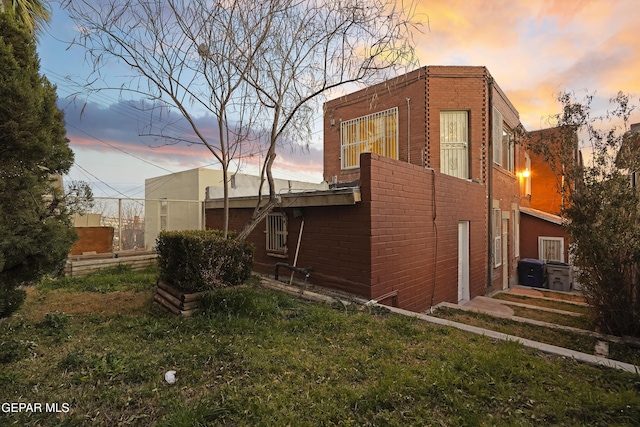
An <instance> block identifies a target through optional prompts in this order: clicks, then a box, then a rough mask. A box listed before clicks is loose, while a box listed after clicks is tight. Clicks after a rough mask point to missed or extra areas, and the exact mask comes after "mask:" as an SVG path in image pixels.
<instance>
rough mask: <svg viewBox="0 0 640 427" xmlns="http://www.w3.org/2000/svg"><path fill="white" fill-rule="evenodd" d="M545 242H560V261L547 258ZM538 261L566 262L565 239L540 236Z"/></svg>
mask: <svg viewBox="0 0 640 427" xmlns="http://www.w3.org/2000/svg"><path fill="white" fill-rule="evenodd" d="M545 241H549V242H560V259H550V258H546V257H545V256H544V255H545V254H544V243H545ZM538 259H540V260H542V261H545V262H546V261H559V262H564V238H563V237H550V236H538Z"/></svg>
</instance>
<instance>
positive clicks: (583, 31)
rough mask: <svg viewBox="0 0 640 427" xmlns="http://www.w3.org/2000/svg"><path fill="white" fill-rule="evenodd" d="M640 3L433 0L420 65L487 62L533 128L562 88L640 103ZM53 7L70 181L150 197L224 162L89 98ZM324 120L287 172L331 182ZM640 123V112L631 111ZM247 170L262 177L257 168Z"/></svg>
mask: <svg viewBox="0 0 640 427" xmlns="http://www.w3.org/2000/svg"><path fill="white" fill-rule="evenodd" d="M639 6H640V4H639V3H638V1H637V0H619V1H616V0H457V1H455V0H423V1H421V2H420V3H419V6H418V13H419V17H420V20H421V21H422V22H423V23H424V27H423V32H422V33H420V34H416V35H415V41H416V44H417V46H418V47H417V50H418V56H419V60H420V65H421V66H426V65H474V66H486V67H487V68H488V69H489V72H490V73H491V74H492V76H493V77H494V78H495V79H496V81H497V83H498V85H500V87H501V88H502V89H503V91H504V92H505V93H506V95H507V96H508V97H509V99H510V100H511V102H512V103H513V105H514V106H515V107H516V109H517V110H518V111H519V113H520V120H521V122H522V123H523V125H524V126H525V128H526V129H527V130H536V129H541V128H545V127H548V124H547V118H548V116H549V115H550V114H554V113H556V112H557V111H558V108H559V105H558V104H557V102H556V96H557V94H558V93H559V92H561V91H572V92H574V93H575V95H576V97H578V98H582V97H584V96H585V95H588V94H594V95H595V100H594V104H595V105H596V106H597V107H601V108H603V109H604V108H606V107H607V105H608V104H607V101H608V99H610V98H612V97H614V96H615V95H616V94H617V93H618V91H622V92H623V93H625V94H627V95H629V96H630V98H631V100H632V102H633V103H634V104H636V105H638V104H640V101H639V97H640V71H639V70H640V55H639V53H640V36H639V35H638V18H639V17H640V12H639V11H638V8H639ZM52 7H53V17H52V19H51V21H50V25H49V28H48V29H46V30H45V31H44V32H43V33H42V34H41V35H40V38H39V44H38V53H39V55H40V61H41V73H42V74H44V75H46V76H47V78H48V79H49V80H50V81H51V82H52V83H54V84H56V85H57V86H58V97H59V106H60V107H61V108H63V109H64V111H65V119H66V122H67V137H68V138H69V139H70V141H71V147H72V149H73V150H74V152H75V155H76V157H75V159H76V164H75V166H74V167H73V168H72V170H71V172H70V174H69V176H68V177H66V179H74V180H84V181H87V182H90V184H91V185H92V188H93V191H94V194H95V195H96V196H113V197H125V196H126V197H134V198H141V197H144V180H145V178H150V177H154V176H159V175H165V174H168V173H170V172H178V171H182V170H186V169H192V168H196V167H200V166H208V167H213V168H218V165H217V164H216V162H215V159H214V158H213V156H212V155H211V154H210V153H208V152H207V151H205V150H203V149H200V148H198V147H196V146H192V147H178V146H158V144H154V142H153V141H152V140H149V139H145V138H142V137H140V136H138V135H139V134H140V132H141V128H142V127H143V126H144V124H145V117H142V116H140V113H138V112H136V110H135V109H133V108H131V106H130V105H128V104H127V103H125V102H119V101H118V94H117V93H110V94H100V95H96V96H92V97H91V98H89V99H88V100H86V95H83V90H82V85H83V83H84V82H86V79H87V77H88V76H89V73H90V71H91V67H90V64H87V63H86V62H85V59H84V51H83V50H82V49H81V48H79V47H77V46H74V47H69V42H70V41H71V39H72V38H73V37H74V35H75V32H76V30H75V28H74V26H73V23H72V22H71V20H70V19H69V18H68V17H67V16H66V13H65V12H64V11H61V10H60V9H59V8H58V5H57V3H52ZM105 71H106V72H105V74H108V70H105ZM74 94H77V95H78V96H77V98H76V101H75V102H74V101H73V100H72V96H73V95H74ZM85 101H87V104H86V105H85ZM83 107H84V111H83V114H82V117H81V116H80V112H81V110H82V109H83ZM321 121H322V117H321V111H318V114H317V116H316V119H315V125H314V129H316V131H314V134H313V139H312V141H309V142H310V144H309V146H310V148H309V150H308V151H302V150H299V149H298V150H295V151H293V152H290V151H289V150H285V151H284V152H282V153H280V156H279V157H278V160H276V163H275V165H274V174H275V175H276V176H277V177H279V178H285V179H298V180H304V181H312V182H320V181H322V130H321V127H320V126H319V124H320V123H321ZM637 122H640V111H635V112H634V114H633V115H632V117H631V123H637ZM241 172H245V173H255V171H254V170H253V169H252V168H251V167H250V166H245V167H244V168H243V169H242V170H241Z"/></svg>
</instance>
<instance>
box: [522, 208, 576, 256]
mask: <svg viewBox="0 0 640 427" xmlns="http://www.w3.org/2000/svg"><path fill="white" fill-rule="evenodd" d="M520 229H521V230H522V232H521V242H522V245H521V246H520V257H521V258H522V259H524V258H533V259H537V258H538V237H540V236H543V237H562V238H564V261H565V262H568V261H567V260H568V259H569V240H568V236H567V233H566V231H565V230H564V228H563V227H562V226H561V225H558V224H554V223H552V222H549V221H545V220H543V219H540V218H536V217H534V216H531V215H527V214H522V216H521V218H520Z"/></svg>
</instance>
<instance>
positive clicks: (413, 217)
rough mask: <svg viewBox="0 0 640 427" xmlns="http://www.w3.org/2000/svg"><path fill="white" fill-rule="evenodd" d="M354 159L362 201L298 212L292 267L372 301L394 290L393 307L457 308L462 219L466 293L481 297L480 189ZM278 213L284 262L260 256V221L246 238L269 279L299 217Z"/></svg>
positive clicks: (239, 215)
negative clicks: (466, 240) (282, 218)
mask: <svg viewBox="0 0 640 427" xmlns="http://www.w3.org/2000/svg"><path fill="white" fill-rule="evenodd" d="M360 161H361V174H362V175H361V178H360V180H361V192H362V201H361V202H359V203H357V204H356V205H352V206H325V207H307V208H304V209H303V214H304V219H305V225H304V229H303V234H302V239H301V245H300V253H299V257H298V266H302V267H308V266H310V267H313V268H314V272H313V274H312V276H311V282H312V283H316V284H319V285H323V286H328V287H333V288H337V289H342V290H346V291H348V292H351V293H355V294H357V295H361V296H363V297H365V298H372V299H376V298H378V297H380V296H382V295H384V294H386V293H388V292H391V291H397V292H398V296H397V303H398V306H399V307H402V308H405V309H408V310H414V311H424V310H427V309H428V308H429V307H431V305H432V304H433V305H435V304H438V303H439V302H442V301H449V302H454V303H456V302H457V301H458V222H459V221H469V222H470V261H469V263H470V296H471V297H472V298H473V297H475V296H477V295H483V294H484V293H485V283H486V277H487V267H486V266H487V249H486V248H487V247H486V242H487V234H486V227H485V225H484V224H485V218H486V200H485V194H486V188H485V186H484V185H481V184H478V183H473V182H470V181H467V180H462V179H458V178H453V177H449V176H446V175H442V174H439V173H437V172H434V171H433V170H431V169H425V168H423V167H420V166H416V165H411V164H407V163H405V162H401V161H397V160H392V159H388V158H385V157H381V156H378V155H376V154H371V153H365V154H362V155H361V159H360ZM434 180H435V181H434ZM434 189H435V198H434ZM434 202H435V210H434ZM284 211H285V213H286V214H287V218H288V232H289V233H288V240H287V245H288V248H289V254H288V257H287V258H284V259H283V258H273V257H271V256H269V255H267V254H266V250H265V225H264V222H263V223H262V224H261V225H259V226H258V227H257V228H256V229H255V230H254V231H253V233H251V235H250V236H249V241H251V242H252V243H253V244H254V245H255V269H256V270H257V271H261V272H264V273H269V274H272V273H273V270H274V266H275V263H276V262H280V261H284V262H287V263H289V264H292V263H293V259H294V254H295V248H296V244H297V239H298V232H299V230H300V225H301V218H294V215H293V211H292V210H291V209H285V210H284ZM221 213H222V212H221V209H217V210H211V209H210V210H207V212H206V221H207V222H206V224H207V228H220V225H221ZM250 214H251V210H250V209H232V210H231V214H230V218H229V220H230V228H231V229H236V230H237V229H240V228H241V227H242V226H243V224H244V222H245V221H246V219H247V218H249V216H250ZM434 214H435V219H434ZM285 274H287V273H285ZM285 277H288V275H287V276H285ZM434 286H435V287H434ZM382 302H383V303H387V304H391V303H392V300H390V299H389V300H385V301H382Z"/></svg>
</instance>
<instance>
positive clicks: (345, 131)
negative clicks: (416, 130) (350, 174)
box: [340, 107, 398, 169]
mask: <svg viewBox="0 0 640 427" xmlns="http://www.w3.org/2000/svg"><path fill="white" fill-rule="evenodd" d="M340 143H341V153H340V167H341V168H342V169H353V168H358V167H360V154H361V153H376V154H380V155H381V156H385V157H390V158H392V159H398V107H394V108H391V109H389V110H385V111H380V112H378V113H373V114H369V115H367V116H363V117H358V118H357V119H353V120H347V121H344V122H342V123H341V124H340Z"/></svg>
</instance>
